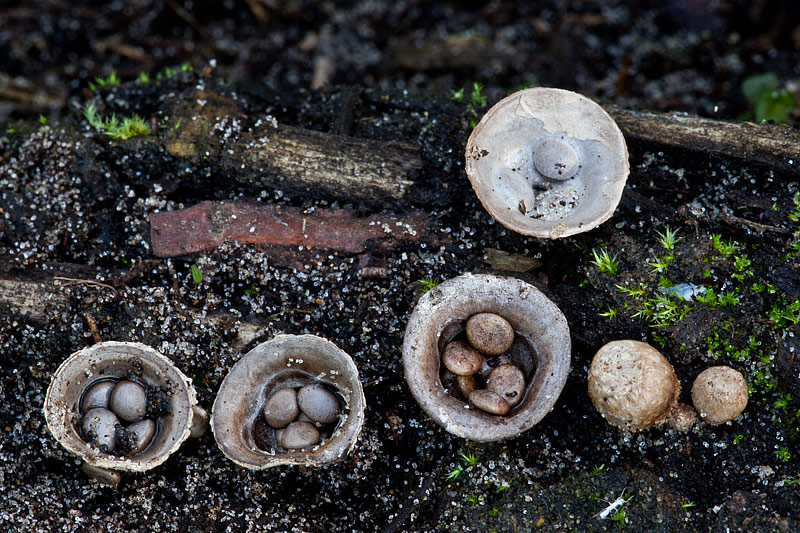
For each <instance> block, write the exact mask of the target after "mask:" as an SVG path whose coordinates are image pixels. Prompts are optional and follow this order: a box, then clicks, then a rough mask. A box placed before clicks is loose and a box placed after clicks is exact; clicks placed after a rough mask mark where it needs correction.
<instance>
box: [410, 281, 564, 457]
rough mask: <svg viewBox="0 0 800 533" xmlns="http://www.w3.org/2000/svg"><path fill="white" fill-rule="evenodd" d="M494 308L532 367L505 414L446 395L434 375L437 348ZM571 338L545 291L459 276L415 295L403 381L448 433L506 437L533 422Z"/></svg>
mask: <svg viewBox="0 0 800 533" xmlns="http://www.w3.org/2000/svg"><path fill="white" fill-rule="evenodd" d="M482 312H489V313H496V314H498V315H500V316H502V317H503V318H505V319H506V320H508V321H509V322H510V323H511V326H512V327H513V329H514V331H515V334H516V335H517V336H521V337H523V338H524V342H526V343H528V344H529V345H530V346H531V347H532V348H533V349H532V352H533V353H532V355H533V357H534V360H535V373H534V374H533V376H531V377H529V378H528V382H527V385H526V388H525V394H524V397H523V399H522V401H521V402H520V403H519V404H518V405H516V406H515V407H513V408H512V409H511V411H510V412H509V413H508V414H507V415H505V416H495V415H491V414H489V413H485V412H483V411H481V410H480V409H477V408H475V407H474V406H468V405H467V402H466V400H462V399H458V398H455V397H454V396H451V395H450V394H448V393H447V391H446V390H445V388H444V386H443V385H442V381H441V379H440V362H441V359H440V350H441V347H442V346H443V345H444V344H445V343H446V342H448V341H450V340H452V337H454V336H455V335H456V334H457V333H458V332H459V331H461V330H463V329H464V324H466V321H467V320H468V319H469V317H471V316H472V315H474V314H476V313H482ZM569 366H570V336H569V327H568V326H567V320H566V318H564V315H563V314H562V313H561V311H560V310H559V309H558V307H556V305H555V304H554V303H553V302H551V301H550V300H549V299H548V298H547V297H546V296H545V295H544V294H542V293H541V292H540V291H539V290H537V289H536V288H535V287H533V286H532V285H529V284H527V283H525V282H523V281H520V280H518V279H515V278H507V277H501V276H493V275H488V274H464V275H461V276H458V277H456V278H453V279H449V280H447V281H444V282H443V283H441V284H439V285H438V286H436V287H435V288H433V289H431V290H430V291H428V292H427V293H425V294H424V295H422V297H421V298H420V299H419V302H418V303H417V306H416V307H415V308H414V311H413V312H412V314H411V317H410V318H409V321H408V325H407V326H406V331H405V338H404V341H403V368H404V372H405V378H406V382H407V383H408V387H409V389H410V390H411V393H412V394H413V395H414V398H415V399H416V400H417V402H418V403H419V404H420V406H421V407H422V409H423V410H424V411H425V412H426V413H427V414H428V416H430V417H431V418H432V419H433V420H434V421H435V422H436V423H437V424H439V425H440V426H442V427H443V428H444V429H445V430H447V431H448V432H450V433H452V434H454V435H457V436H459V437H463V438H466V439H470V440H473V441H477V442H492V441H499V440H503V439H507V438H512V437H515V436H517V435H519V434H520V433H522V432H523V431H526V430H528V429H530V428H531V427H533V426H534V425H535V424H536V423H537V422H539V421H540V420H541V419H542V418H543V417H544V416H545V415H546V414H547V413H548V412H550V410H551V409H552V408H553V406H554V405H555V402H556V400H557V399H558V396H559V395H560V394H561V390H562V389H563V388H564V384H565V383H566V380H567V374H568V373H569Z"/></svg>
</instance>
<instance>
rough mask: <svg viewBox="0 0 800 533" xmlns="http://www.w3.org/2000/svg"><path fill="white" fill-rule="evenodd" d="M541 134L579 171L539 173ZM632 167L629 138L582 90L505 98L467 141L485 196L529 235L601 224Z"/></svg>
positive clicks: (473, 178) (472, 176)
mask: <svg viewBox="0 0 800 533" xmlns="http://www.w3.org/2000/svg"><path fill="white" fill-rule="evenodd" d="M543 141H551V144H557V145H558V146H560V147H561V148H563V149H564V150H565V151H566V152H570V153H569V154H568V155H569V157H565V158H564V160H567V159H570V160H572V158H575V157H577V161H578V166H577V171H575V173H574V175H571V176H569V177H567V178H565V179H560V178H559V179H551V178H548V177H547V176H545V175H544V174H543V173H542V172H540V170H539V169H538V168H537V166H536V164H535V163H534V155H535V153H536V151H537V149H538V148H539V147H540V146H542V143H543ZM552 163H554V164H556V165H558V166H563V164H561V163H560V162H559V161H558V160H556V161H553V162H552ZM628 171H629V165H628V150H627V147H626V145H625V139H624V137H623V136H622V132H621V131H620V130H619V128H618V127H617V125H616V124H615V122H614V121H613V119H612V118H611V117H610V116H609V115H608V114H607V113H606V112H605V111H604V110H603V109H602V108H601V107H600V106H599V105H597V104H596V103H594V102H593V101H591V100H589V99H588V98H586V97H585V96H582V95H580V94H577V93H574V92H571V91H565V90H562V89H551V88H534V89H526V90H523V91H519V92H516V93H514V94H512V95H510V96H508V97H506V98H504V99H503V100H501V101H500V102H498V103H497V104H496V105H495V106H493V107H492V108H491V109H490V110H489V111H488V112H487V113H486V115H484V117H483V118H482V119H481V121H480V122H479V123H478V125H477V126H476V127H475V129H474V130H473V132H472V134H471V135H470V137H469V141H468V142H467V150H466V172H467V176H468V178H469V180H470V182H471V183H472V186H473V188H474V189H475V192H476V194H477V195H478V198H479V199H480V200H481V203H483V206H484V207H485V208H486V210H487V211H489V213H490V214H491V215H492V216H493V217H494V218H495V219H496V220H497V221H498V222H500V223H501V224H503V225H504V226H506V227H507V228H509V229H511V230H513V231H516V232H519V233H523V234H525V235H535V236H537V237H543V238H559V237H565V236H569V235H574V234H576V233H580V232H584V231H588V230H590V229H592V228H594V227H596V226H598V225H599V224H601V223H602V222H604V221H605V220H607V219H608V218H609V217H610V216H611V214H612V213H613V212H614V210H615V209H616V207H617V204H618V203H619V200H620V198H621V196H622V190H623V189H624V186H625V181H626V179H627V176H628ZM570 172H571V171H570Z"/></svg>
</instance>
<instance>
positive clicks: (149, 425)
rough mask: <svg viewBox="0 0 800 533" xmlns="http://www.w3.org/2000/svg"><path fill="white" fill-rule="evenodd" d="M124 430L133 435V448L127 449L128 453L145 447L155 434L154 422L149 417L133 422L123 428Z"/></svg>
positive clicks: (133, 453)
mask: <svg viewBox="0 0 800 533" xmlns="http://www.w3.org/2000/svg"><path fill="white" fill-rule="evenodd" d="M125 430H126V431H127V432H128V433H129V434H131V435H133V437H134V441H133V442H134V445H133V448H131V449H130V450H129V451H128V455H135V454H137V453H139V452H141V451H142V450H144V449H145V448H147V445H148V444H150V441H151V440H152V439H153V436H155V434H156V423H155V422H154V421H153V420H151V419H150V418H143V419H142V420H139V421H138V422H134V423H133V424H131V425H130V426H128V427H127V428H125Z"/></svg>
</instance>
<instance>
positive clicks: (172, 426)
mask: <svg viewBox="0 0 800 533" xmlns="http://www.w3.org/2000/svg"><path fill="white" fill-rule="evenodd" d="M131 380H132V381H131ZM105 381H111V382H118V383H131V382H135V383H138V384H139V385H137V386H141V387H143V388H146V389H147V390H148V391H150V395H149V396H148V400H147V401H148V407H147V410H148V411H152V409H153V408H152V406H153V404H154V402H155V403H157V404H158V405H157V411H158V413H159V414H158V416H156V417H154V419H143V420H154V422H155V432H152V431H149V435H151V436H150V437H149V438H148V441H147V442H146V443H145V445H143V446H142V448H143V449H140V450H137V451H136V452H135V453H129V454H115V453H109V452H108V451H107V450H106V449H104V446H103V445H101V446H98V445H97V444H98V443H97V442H96V441H95V442H92V439H90V438H88V436H87V435H86V434H84V433H85V431H84V430H83V429H82V427H81V426H82V419H84V417H85V415H86V413H84V412H82V411H83V409H82V408H81V407H82V406H81V404H82V403H84V407H85V403H86V402H85V401H84V400H85V395H86V394H87V391H89V389H92V388H93V386H94V385H95V384H98V383H105ZM89 392H91V391H89ZM44 416H45V420H46V421H47V427H48V428H49V429H50V432H51V433H52V434H53V436H54V437H55V438H56V440H58V442H59V443H61V445H62V446H64V447H65V448H66V449H67V450H69V451H70V452H71V453H73V454H75V455H77V456H78V457H80V458H81V459H83V460H84V461H85V465H84V470H85V471H86V472H87V473H88V474H89V475H90V476H91V477H93V478H95V479H97V480H99V481H102V482H105V483H109V484H116V483H118V482H119V479H120V478H119V474H117V473H116V471H127V472H143V471H145V470H149V469H151V468H154V467H156V466H158V465H160V464H161V463H163V462H164V461H166V459H167V457H169V455H170V454H172V453H173V452H175V451H176V450H177V449H178V448H179V447H180V445H181V443H183V441H184V440H186V438H187V437H189V436H196V437H197V436H200V435H202V433H203V432H204V430H205V428H206V427H207V420H208V416H207V414H206V412H205V411H204V410H203V409H202V408H201V407H199V406H198V405H197V398H196V395H195V391H194V387H192V382H191V380H190V379H189V378H188V377H186V376H185V375H184V374H183V373H182V372H181V371H180V370H178V369H177V368H176V367H175V365H173V364H172V361H170V360H169V359H167V358H166V357H165V356H164V355H162V354H161V353H159V352H157V351H156V350H154V349H153V348H151V347H149V346H145V345H144V344H139V343H135V342H101V343H99V344H95V345H94V346H90V347H88V348H84V349H83V350H80V351H78V352H75V353H74V354H72V355H71V356H69V357H68V358H67V359H66V360H65V361H64V362H63V363H62V364H61V366H60V367H59V368H58V370H56V372H55V374H54V375H53V379H52V381H51V382H50V387H49V388H48V389H47V396H46V397H45V400H44ZM110 416H113V415H110ZM122 424H127V422H126V421H124V420H120V424H117V425H118V426H121V425H122ZM148 424H153V422H148ZM151 429H152V428H151ZM117 434H118V435H119V434H120V432H119V427H118V428H117Z"/></svg>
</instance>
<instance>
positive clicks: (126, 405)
mask: <svg viewBox="0 0 800 533" xmlns="http://www.w3.org/2000/svg"><path fill="white" fill-rule="evenodd" d="M109 406H110V407H111V410H112V411H114V413H115V414H116V415H117V416H118V417H120V418H121V419H122V420H124V421H126V422H135V421H136V420H139V419H140V418H142V417H144V415H145V414H147V394H146V393H145V390H144V387H142V386H141V385H139V384H138V383H135V382H133V381H128V380H123V381H120V382H119V383H117V384H116V386H114V390H112V391H111V399H110V402H109Z"/></svg>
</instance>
